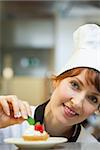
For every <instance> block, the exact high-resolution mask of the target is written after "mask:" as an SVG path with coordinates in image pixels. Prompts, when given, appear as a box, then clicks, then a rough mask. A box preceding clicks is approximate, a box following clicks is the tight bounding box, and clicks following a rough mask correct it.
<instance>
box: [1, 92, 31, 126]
mask: <svg viewBox="0 0 100 150" xmlns="http://www.w3.org/2000/svg"><path fill="white" fill-rule="evenodd" d="M28 116H31V108H30V106H29V104H28V103H27V102H26V101H21V100H19V99H18V98H17V96H15V95H7V96H0V128H4V127H7V126H10V125H13V124H18V123H22V122H23V121H24V120H25V119H27V118H28Z"/></svg>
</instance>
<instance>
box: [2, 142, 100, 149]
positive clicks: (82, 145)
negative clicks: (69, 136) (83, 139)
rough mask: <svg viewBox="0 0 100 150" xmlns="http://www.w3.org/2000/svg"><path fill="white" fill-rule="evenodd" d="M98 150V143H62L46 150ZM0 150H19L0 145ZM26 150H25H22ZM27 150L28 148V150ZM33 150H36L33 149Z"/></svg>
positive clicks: (12, 146) (99, 144) (11, 146)
mask: <svg viewBox="0 0 100 150" xmlns="http://www.w3.org/2000/svg"><path fill="white" fill-rule="evenodd" d="M51 149H52V150H100V143H63V144H60V145H57V146H56V147H53V148H49V149H48V150H51ZM0 150H21V149H19V148H17V147H16V146H14V145H10V144H9V145H8V144H0ZM23 150H27V149H23ZM28 150H29V148H28ZM35 150H37V149H36V148H35Z"/></svg>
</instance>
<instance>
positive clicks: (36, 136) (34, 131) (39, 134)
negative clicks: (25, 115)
mask: <svg viewBox="0 0 100 150" xmlns="http://www.w3.org/2000/svg"><path fill="white" fill-rule="evenodd" d="M48 137H49V134H48V133H47V132H46V131H45V130H44V126H43V125H41V124H39V123H37V124H35V125H30V126H29V127H28V128H27V129H26V130H25V132H24V134H23V136H22V138H23V139H24V140H25V141H45V140H47V139H48Z"/></svg>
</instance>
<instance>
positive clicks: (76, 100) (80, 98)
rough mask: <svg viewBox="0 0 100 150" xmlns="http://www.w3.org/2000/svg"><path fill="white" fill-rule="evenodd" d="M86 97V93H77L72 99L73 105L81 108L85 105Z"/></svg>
mask: <svg viewBox="0 0 100 150" xmlns="http://www.w3.org/2000/svg"><path fill="white" fill-rule="evenodd" d="M84 99H85V94H84V93H80V94H77V95H76V96H75V97H73V98H72V99H71V102H72V106H73V107H75V108H76V109H81V108H82V107H83V102H84Z"/></svg>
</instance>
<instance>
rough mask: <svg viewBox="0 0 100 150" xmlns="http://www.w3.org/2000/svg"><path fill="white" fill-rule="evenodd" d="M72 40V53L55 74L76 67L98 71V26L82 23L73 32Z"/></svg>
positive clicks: (99, 39) (99, 37) (99, 55)
mask: <svg viewBox="0 0 100 150" xmlns="http://www.w3.org/2000/svg"><path fill="white" fill-rule="evenodd" d="M73 40H74V47H75V51H74V54H73V55H72V57H71V59H70V60H69V61H68V63H67V64H66V65H65V66H64V68H62V70H61V71H60V72H59V73H57V75H59V74H61V73H63V72H64V71H67V70H70V69H73V68H77V67H88V68H93V69H95V70H98V71H100V27H99V26H98V25H96V24H85V25H82V26H80V27H79V28H78V29H77V30H76V31H75V32H74V33H73Z"/></svg>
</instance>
